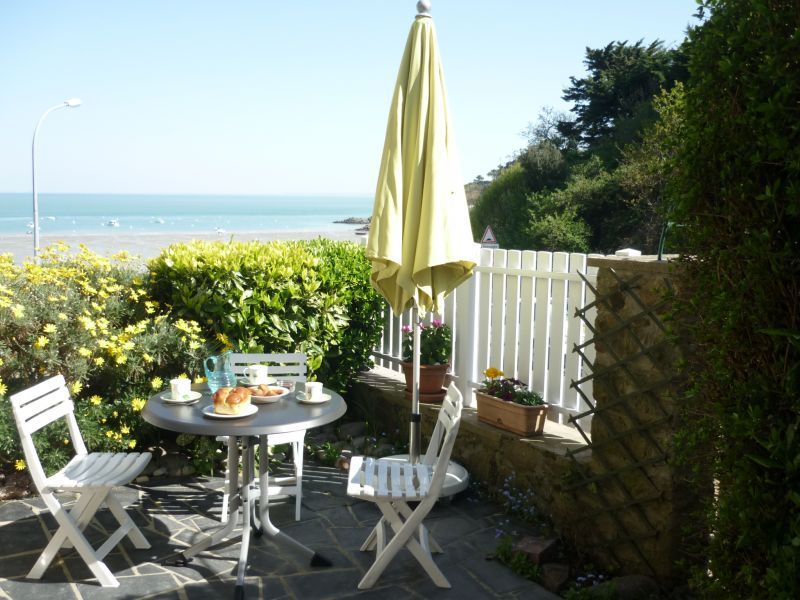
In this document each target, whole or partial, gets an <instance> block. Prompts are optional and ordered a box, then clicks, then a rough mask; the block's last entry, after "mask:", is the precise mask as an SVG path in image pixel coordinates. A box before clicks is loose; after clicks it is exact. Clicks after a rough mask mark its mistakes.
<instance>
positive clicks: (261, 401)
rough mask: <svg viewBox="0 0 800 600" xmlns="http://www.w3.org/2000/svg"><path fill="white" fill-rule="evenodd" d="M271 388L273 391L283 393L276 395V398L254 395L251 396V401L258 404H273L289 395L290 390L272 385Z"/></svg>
mask: <svg viewBox="0 0 800 600" xmlns="http://www.w3.org/2000/svg"><path fill="white" fill-rule="evenodd" d="M269 387H270V388H271V389H273V390H275V389H277V390H281V393H280V394H276V395H275V396H257V395H256V394H253V395H252V396H250V400H252V401H253V402H254V403H256V404H272V403H273V402H277V401H278V400H280V399H281V398H283V397H284V396H285V395H286V394H288V393H289V390H287V389H286V388H285V387H281V386H279V385H271V386H269ZM250 389H251V390H252V389H253V388H250Z"/></svg>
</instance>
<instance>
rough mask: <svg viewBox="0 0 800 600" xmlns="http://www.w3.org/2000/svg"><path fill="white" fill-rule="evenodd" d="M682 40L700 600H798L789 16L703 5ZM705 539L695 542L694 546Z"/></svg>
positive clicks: (796, 199)
mask: <svg viewBox="0 0 800 600" xmlns="http://www.w3.org/2000/svg"><path fill="white" fill-rule="evenodd" d="M702 9H705V10H707V11H710V15H709V16H708V19H707V20H706V21H705V22H704V23H703V24H702V25H701V26H699V27H698V28H696V29H695V30H694V31H692V32H691V34H690V46H689V53H690V70H691V77H690V79H689V82H688V83H687V85H686V90H685V103H686V110H685V113H684V120H685V122H684V127H685V131H684V135H683V140H684V144H683V148H682V150H681V152H680V154H679V156H678V160H679V165H678V172H679V178H678V180H677V184H678V185H677V190H678V192H679V194H680V195H679V196H678V197H677V211H676V220H677V221H678V222H680V223H682V225H683V226H684V228H683V233H684V235H685V236H686V243H687V244H688V245H689V251H688V252H687V255H686V256H685V257H684V263H685V267H686V281H685V283H684V292H685V296H686V297H685V299H684V300H682V312H683V314H684V315H685V316H686V319H687V322H688V329H689V330H688V332H687V335H688V336H691V339H692V342H693V346H694V348H695V354H694V356H693V357H692V359H691V361H690V362H689V365H688V366H689V374H690V376H691V381H690V383H691V386H692V387H691V390H690V394H689V397H688V398H687V415H686V418H685V420H684V422H685V423H687V427H686V429H685V430H684V432H683V436H682V437H681V439H680V441H681V443H682V445H683V447H684V450H685V458H686V459H687V463H688V464H689V465H692V466H694V467H696V468H697V469H698V472H697V473H696V475H697V477H698V478H699V479H701V481H702V480H703V479H704V480H705V481H706V482H710V480H711V478H713V479H715V480H716V482H717V484H718V486H717V487H718V493H717V494H716V495H711V494H709V497H708V505H707V506H706V510H705V513H704V515H703V516H702V517H703V521H702V522H704V523H705V527H697V526H696V525H693V528H694V530H695V531H700V532H706V535H702V536H698V539H697V541H696V547H695V548H692V549H691V550H692V554H693V555H694V556H702V557H705V558H706V559H707V562H703V563H701V564H699V565H697V568H696V571H695V575H696V576H695V583H696V585H698V586H699V588H700V590H701V591H702V592H703V595H704V596H705V597H718V598H734V597H735V598H797V597H800V578H798V573H800V496H798V492H797V491H798V490H800V436H798V435H797V430H798V428H800V417H798V415H800V310H798V306H799V302H798V298H799V297H800V291H799V290H800V260H798V256H800V252H799V249H800V120H799V119H798V118H797V107H798V106H800V36H798V33H797V32H798V31H799V30H800V12H798V9H797V2H796V1H795V0H750V1H749V2H740V1H737V0H706V1H705V2H702V3H701V10H702ZM708 533H710V534H711V535H708Z"/></svg>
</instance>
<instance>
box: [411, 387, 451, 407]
mask: <svg viewBox="0 0 800 600" xmlns="http://www.w3.org/2000/svg"><path fill="white" fill-rule="evenodd" d="M405 393H406V400H408V401H409V402H410V401H411V391H410V390H405ZM446 393H447V390H446V389H445V388H442V389H441V390H440V391H438V392H420V393H419V401H420V402H423V403H425V404H441V403H442V400H444V396H445V394H446Z"/></svg>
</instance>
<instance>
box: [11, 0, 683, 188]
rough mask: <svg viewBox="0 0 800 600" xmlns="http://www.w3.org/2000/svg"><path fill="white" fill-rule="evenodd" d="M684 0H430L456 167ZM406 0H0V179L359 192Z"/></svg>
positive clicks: (669, 26) (408, 13) (474, 159)
mask: <svg viewBox="0 0 800 600" xmlns="http://www.w3.org/2000/svg"><path fill="white" fill-rule="evenodd" d="M695 10H696V2H695V0H606V1H604V2H599V1H597V0H558V1H555V2H554V1H551V0H547V1H546V0H496V1H494V2H477V1H473V0H433V1H432V11H431V14H432V15H433V17H434V23H435V25H436V30H437V34H438V39H439V47H440V53H441V56H442V62H443V68H444V73H445V81H446V85H447V95H448V102H449V106H450V116H451V118H452V123H453V128H454V131H455V138H456V144H457V148H458V152H459V155H460V159H461V169H462V174H463V177H464V181H465V182H467V181H472V180H473V179H474V178H475V177H476V176H478V175H483V176H485V175H486V173H487V172H488V171H490V170H492V169H493V168H495V167H496V166H497V165H498V164H501V163H505V162H506V161H507V160H509V158H511V156H512V155H513V154H514V152H515V151H517V150H519V149H520V148H522V147H523V146H524V145H525V138H524V136H523V135H522V132H523V131H524V130H525V128H526V127H527V126H528V124H529V123H534V122H535V121H536V120H537V117H538V115H539V114H540V112H541V111H542V110H543V109H545V108H547V107H551V108H554V109H556V110H562V111H563V110H567V109H568V108H569V105H568V104H566V103H565V102H564V101H563V100H562V99H561V96H562V94H563V89H564V88H565V87H566V86H568V85H569V77H570V76H582V75H583V74H584V73H585V67H584V65H583V59H584V57H585V50H586V48H587V47H590V48H599V47H602V46H605V45H606V44H608V43H609V42H612V41H622V40H628V41H631V42H635V41H637V40H639V39H643V40H644V41H645V42H646V43H649V42H651V41H653V40H655V39H660V40H662V41H664V42H665V44H666V45H668V46H670V47H673V46H676V45H678V44H679V43H680V42H681V41H682V40H683V38H684V37H685V33H686V29H687V27H688V26H689V25H692V24H694V23H695V22H696V21H695V19H694V17H693V13H694V12H695ZM415 14H416V2H415V1H414V0H372V1H362V2H334V1H332V0H295V1H293V2H287V1H283V2H276V1H267V0H251V1H245V0H231V1H230V2H218V1H205V0H170V1H167V0H137V1H136V2H122V1H115V0H98V1H90V0H73V1H71V2H63V1H60V2H51V1H44V0H27V1H25V2H15V1H13V0H0V192H29V191H30V190H31V139H32V136H33V131H34V128H35V127H36V123H37V121H38V120H39V118H40V117H41V115H42V113H44V111H45V110H47V109H48V108H50V107H51V106H55V105H58V104H61V103H62V102H63V101H64V100H66V99H68V98H72V97H78V98H81V99H82V101H83V104H82V105H81V106H80V107H79V108H74V109H64V110H58V111H55V112H54V113H51V114H50V115H49V116H48V117H47V118H46V120H45V121H44V122H43V124H42V126H41V128H40V130H39V134H38V136H37V142H36V146H37V161H36V170H37V183H38V189H39V192H40V193H48V192H49V193H54V192H66V193H135V194H150V193H152V194H180V193H185V194H315V195H316V194H319V195H323V194H333V195H367V196H368V195H371V194H372V193H373V192H374V187H375V183H376V180H377V175H378V167H379V164H380V158H381V151H382V148H383V140H384V134H385V130H386V121H387V116H388V111H389V104H390V101H391V97H392V91H393V88H394V83H395V79H396V77H397V69H398V66H399V64H400V58H401V56H402V53H403V48H404V46H405V41H406V38H407V35H408V31H409V28H410V26H411V23H412V21H413V19H414V15H415Z"/></svg>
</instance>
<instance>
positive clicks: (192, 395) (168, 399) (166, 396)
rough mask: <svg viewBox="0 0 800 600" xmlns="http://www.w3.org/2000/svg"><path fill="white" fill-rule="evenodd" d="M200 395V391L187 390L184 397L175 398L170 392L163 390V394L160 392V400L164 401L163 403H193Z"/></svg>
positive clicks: (201, 395)
mask: <svg viewBox="0 0 800 600" xmlns="http://www.w3.org/2000/svg"><path fill="white" fill-rule="evenodd" d="M202 397H203V394H201V393H200V392H189V394H188V395H187V396H186V398H180V399H178V400H175V399H174V398H173V397H172V392H164V393H163V394H161V400H162V402H164V404H194V403H195V402H197V401H198V400H200V398H202Z"/></svg>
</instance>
